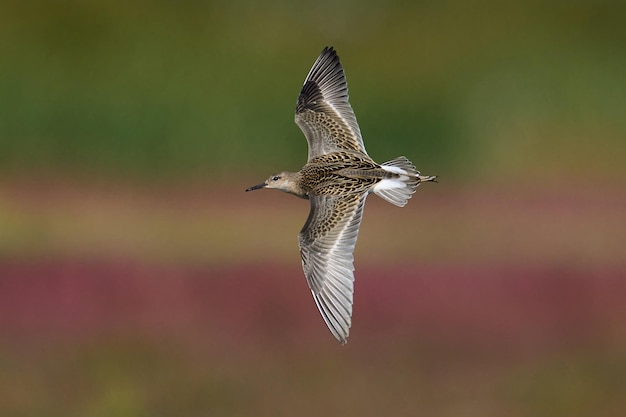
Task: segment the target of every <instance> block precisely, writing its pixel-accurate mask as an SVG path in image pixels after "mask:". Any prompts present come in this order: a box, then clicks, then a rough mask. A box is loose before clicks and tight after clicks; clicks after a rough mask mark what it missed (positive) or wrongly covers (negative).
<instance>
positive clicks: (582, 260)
mask: <svg viewBox="0 0 626 417" xmlns="http://www.w3.org/2000/svg"><path fill="white" fill-rule="evenodd" d="M244 187H245V184H243V183H242V184H240V183H235V184H233V185H232V186H229V187H225V186H222V187H218V188H217V189H214V190H209V189H208V188H207V187H187V188H179V189H177V190H173V189H159V190H157V189H152V190H151V191H138V190H134V189H131V188H116V187H114V186H109V187H103V186H100V187H94V188H85V187H83V186H68V185H58V184H56V185H55V184H50V183H48V184H46V185H45V186H41V185H33V184H28V183H21V184H17V185H16V184H11V185H3V186H2V187H0V197H1V200H0V201H2V204H0V228H2V230H5V231H7V230H10V233H5V234H3V236H2V247H3V248H4V249H3V253H5V255H4V256H3V258H2V260H0V276H1V277H2V279H1V280H0V343H1V346H2V348H1V350H0V360H1V363H2V368H3V372H2V373H1V374H0V386H2V388H3V389H2V401H0V414H2V415H33V416H34V415H59V416H61V415H63V416H68V415H75V416H83V415H96V416H97V415H107V416H109V415H133V416H135V415H145V416H160V415H163V416H165V415H172V414H182V415H187V414H192V415H196V414H209V415H250V414H253V415H262V416H275V415H302V416H309V415H310V416H313V415H319V414H320V413H325V412H327V411H328V410H336V412H339V413H342V414H344V415H371V416H375V415H381V414H389V415H407V416H408V415H416V414H428V415H442V416H448V415H449V416H452V415H459V414H461V415H468V416H472V415H477V416H489V415H493V416H500V415H513V416H554V415H564V416H565V415H567V416H570V415H574V416H575V415H580V416H584V415H605V416H611V415H614V416H617V415H620V413H621V410H623V407H624V406H625V405H626V403H625V402H624V399H623V392H624V390H625V389H626V385H625V383H624V379H623V375H624V372H626V356H625V355H624V352H625V351H626V350H625V349H626V321H625V320H624V317H626V304H624V296H625V295H626V280H625V279H624V270H625V268H626V260H625V259H626V258H624V256H623V249H622V248H621V243H622V239H623V236H624V235H625V232H626V231H625V230H624V228H626V226H625V225H624V224H623V223H622V222H620V221H619V219H620V218H621V216H623V213H624V210H625V209H626V199H625V198H624V195H623V193H622V194H620V193H618V192H617V190H611V189H609V188H605V189H602V188H598V189H586V190H581V189H572V190H569V191H563V189H560V192H555V191H554V190H550V189H542V190H530V189H523V190H517V192H513V191H511V190H508V189H506V188H505V189H503V188H500V187H485V188H481V187H475V188H473V189H463V188H458V187H457V188H455V187H453V186H449V185H446V184H445V183H440V184H436V185H431V184H428V186H426V185H424V186H423V187H421V188H420V189H419V190H418V193H417V194H416V195H415V197H414V199H413V200H412V201H411V204H409V205H408V206H407V207H406V208H404V209H398V208H395V207H393V206H391V205H389V204H386V203H384V202H383V201H382V200H379V199H377V198H375V197H372V198H370V199H369V201H368V207H367V210H366V214H365V219H364V223H363V227H362V231H361V236H360V241H359V244H358V245H357V252H356V267H357V270H356V277H357V281H356V297H355V300H356V304H355V313H354V325H353V328H352V335H351V336H350V339H349V343H348V344H347V346H345V347H343V348H342V347H339V346H338V344H337V343H336V342H335V341H334V339H333V338H332V336H331V335H330V333H329V332H328V331H327V329H326V327H325V326H324V324H323V322H322V320H321V318H320V317H319V313H318V312H317V310H316V308H315V305H314V303H313V300H312V299H311V296H310V293H309V290H308V288H307V286H306V283H305V280H304V278H303V276H302V272H301V270H300V265H299V256H298V252H297V244H296V239H295V235H296V233H297V231H298V230H299V228H300V227H301V225H302V223H303V222H304V219H305V218H306V214H307V210H308V203H307V202H306V201H303V200H298V199H295V198H292V197H290V196H287V195H284V194H282V193H278V192H270V191H268V192H258V193H254V194H245V193H243V191H242V190H243V188H244ZM225 202H227V204H226V203H225Z"/></svg>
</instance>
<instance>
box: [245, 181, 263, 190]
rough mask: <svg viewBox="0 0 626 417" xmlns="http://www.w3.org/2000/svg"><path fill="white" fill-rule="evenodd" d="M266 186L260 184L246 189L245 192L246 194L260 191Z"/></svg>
mask: <svg viewBox="0 0 626 417" xmlns="http://www.w3.org/2000/svg"><path fill="white" fill-rule="evenodd" d="M266 185H267V184H266V183H261V184H258V185H253V186H252V187H250V188H247V189H246V192H248V191H254V190H260V189H261V188H263V187H265V186H266Z"/></svg>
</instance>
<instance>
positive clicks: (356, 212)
mask: <svg viewBox="0 0 626 417" xmlns="http://www.w3.org/2000/svg"><path fill="white" fill-rule="evenodd" d="M295 122H296V124H297V125H298V126H299V127H300V129H301V130H302V132H303V133H304V135H305V137H306V139H307V143H308V148H309V157H308V160H307V163H306V165H304V167H302V169H301V170H300V171H299V172H288V171H283V172H281V173H279V174H274V175H272V176H271V177H269V178H268V179H267V181H265V182H264V183H261V184H259V185H255V186H253V187H250V188H248V189H247V190H246V191H251V190H257V189H260V188H276V189H279V190H281V191H284V192H287V193H290V194H293V195H296V196H298V197H300V198H305V199H309V200H310V203H311V210H310V212H309V217H308V218H307V220H306V222H305V224H304V227H303V228H302V230H301V231H300V234H299V235H298V243H299V245H300V255H301V258H302V268H303V270H304V275H305V276H306V279H307V282H308V284H309V287H310V289H311V292H312V294H313V299H314V300H315V304H316V305H317V307H318V309H319V311H320V313H321V315H322V317H323V319H324V322H325V323H326V325H327V326H328V328H329V329H330V331H331V332H332V334H333V335H334V336H335V338H336V339H337V340H338V341H339V342H340V343H341V344H342V345H343V344H345V343H346V339H347V337H348V334H349V332H350V326H351V322H352V302H353V293H354V274H353V271H354V266H353V261H354V256H353V252H354V247H355V245H356V240H357V237H358V233H359V226H360V224H361V219H362V217H363V207H364V205H365V200H366V198H367V196H368V195H369V194H370V193H372V192H373V193H376V194H377V195H379V196H380V197H382V198H384V199H385V200H387V201H389V202H390V203H392V204H395V205H396V206H399V207H403V206H404V205H405V204H406V203H407V202H408V200H409V199H410V198H411V196H412V195H413V193H414V192H415V189H416V187H417V186H418V185H419V184H420V183H421V182H425V181H434V180H435V179H436V177H434V176H422V175H420V173H419V172H418V171H417V170H416V169H415V167H414V166H413V164H412V163H411V161H409V160H408V159H406V158H405V157H399V158H396V159H393V160H391V161H388V162H385V163H383V164H377V163H376V162H374V161H373V160H372V159H371V158H370V157H369V155H368V154H367V152H366V151H365V146H364V144H363V138H362V137H361V131H360V129H359V125H358V123H357V121H356V117H355V115H354V112H353V111H352V107H351V106H350V103H349V101H348V85H347V83H346V78H345V74H344V71H343V67H342V66H341V62H340V61H339V57H338V56H337V54H336V52H335V51H334V50H333V48H325V49H324V50H323V51H322V53H321V55H320V56H319V58H318V59H317V61H315V64H313V67H312V68H311V71H310V72H309V74H308V75H307V77H306V79H305V81H304V85H303V86H302V90H301V91H300V95H299V96H298V101H297V103H296V116H295Z"/></svg>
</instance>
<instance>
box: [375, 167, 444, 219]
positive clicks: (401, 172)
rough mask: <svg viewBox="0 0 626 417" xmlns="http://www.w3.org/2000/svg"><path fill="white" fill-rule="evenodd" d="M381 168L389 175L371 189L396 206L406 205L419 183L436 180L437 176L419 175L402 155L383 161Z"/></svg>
mask: <svg viewBox="0 0 626 417" xmlns="http://www.w3.org/2000/svg"><path fill="white" fill-rule="evenodd" d="M381 168H382V169H384V170H385V171H387V172H389V173H390V175H389V176H388V178H385V179H383V180H381V181H380V182H379V183H378V184H376V185H375V186H374V188H373V190H372V191H373V192H374V193H375V194H376V195H378V196H379V197H381V198H384V199H385V200H387V201H389V202H390V203H391V204H395V205H396V206H398V207H404V206H406V203H408V202H409V199H410V198H411V196H413V193H414V192H415V189H416V188H417V186H418V185H420V183H422V182H426V181H435V182H437V176H424V175H420V173H419V171H418V170H417V169H415V167H414V166H413V163H412V162H411V161H409V160H408V159H406V158H405V157H404V156H400V157H398V158H396V159H392V160H391V161H387V162H385V163H384V164H382V165H381Z"/></svg>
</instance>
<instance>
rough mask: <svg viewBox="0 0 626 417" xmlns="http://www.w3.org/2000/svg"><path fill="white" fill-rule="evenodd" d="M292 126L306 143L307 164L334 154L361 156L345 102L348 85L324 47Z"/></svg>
mask: <svg viewBox="0 0 626 417" xmlns="http://www.w3.org/2000/svg"><path fill="white" fill-rule="evenodd" d="M296 124H297V125H298V126H300V129H301V130H302V132H303V133H304V136H306V140H307V142H308V143H309V161H310V160H311V159H313V158H315V157H316V156H319V155H324V154H326V153H329V152H333V151H337V150H354V151H358V152H362V153H366V152H365V146H364V145H363V139H362V138H361V130H360V129H359V125H358V123H357V121H356V117H355V115H354V111H352V107H351V106H350V103H349V102H348V84H347V82H346V76H345V74H344V72H343V67H342V66H341V62H340V61H339V57H338V56H337V53H336V52H335V50H334V49H333V48H332V47H331V48H329V47H326V48H324V50H323V51H322V53H321V54H320V56H319V58H317V61H315V64H313V67H312V68H311V71H309V75H307V77H306V80H305V81H304V85H303V86H302V91H300V96H298V103H297V105H296Z"/></svg>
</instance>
